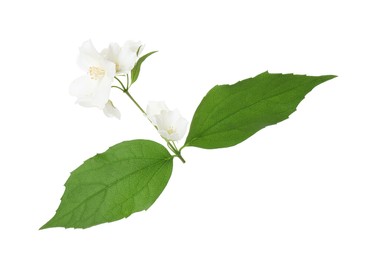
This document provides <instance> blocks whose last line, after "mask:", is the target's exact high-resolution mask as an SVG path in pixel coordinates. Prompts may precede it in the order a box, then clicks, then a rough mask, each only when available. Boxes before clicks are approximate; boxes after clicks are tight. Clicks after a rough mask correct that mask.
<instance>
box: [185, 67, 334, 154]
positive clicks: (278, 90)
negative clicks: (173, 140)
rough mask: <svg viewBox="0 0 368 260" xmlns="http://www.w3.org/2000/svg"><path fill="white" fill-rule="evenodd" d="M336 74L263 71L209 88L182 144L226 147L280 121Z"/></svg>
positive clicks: (211, 147)
mask: <svg viewBox="0 0 368 260" xmlns="http://www.w3.org/2000/svg"><path fill="white" fill-rule="evenodd" d="M334 77H335V76H332V75H327V76H319V77H314V76H305V75H293V74H270V73H268V72H264V73H262V74H260V75H258V76H256V77H254V78H250V79H246V80H243V81H239V82H237V83H235V84H234V85H221V86H215V87H214V88H212V89H211V90H210V91H209V92H208V93H207V95H206V96H205V97H204V98H203V100H202V102H201V103H200V104H199V106H198V108H197V110H196V112H195V114H194V116H193V120H192V123H191V126H190V130H189V134H188V137H187V139H186V141H185V145H184V146H195V147H200V148H206V149H214V148H223V147H229V146H233V145H236V144H239V143H240V142H242V141H244V140H245V139H247V138H249V137H250V136H251V135H253V134H254V133H256V132H257V131H259V130H261V129H262V128H264V127H266V126H268V125H273V124H276V123H278V122H281V121H283V120H285V119H287V118H288V117H289V115H290V114H291V113H293V112H294V111H295V110H296V107H297V106H298V104H299V103H300V102H301V101H302V100H303V99H304V96H305V95H306V94H307V93H308V92H310V91H311V90H312V89H313V88H314V87H315V86H317V85H319V84H321V83H323V82H325V81H327V80H330V79H332V78H334Z"/></svg>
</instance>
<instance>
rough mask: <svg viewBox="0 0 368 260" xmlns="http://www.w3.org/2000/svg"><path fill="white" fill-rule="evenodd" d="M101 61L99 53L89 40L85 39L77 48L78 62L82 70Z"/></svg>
mask: <svg viewBox="0 0 368 260" xmlns="http://www.w3.org/2000/svg"><path fill="white" fill-rule="evenodd" d="M100 61H101V55H100V54H99V53H98V52H97V50H96V48H95V46H94V45H93V43H92V41H91V40H88V41H85V42H84V43H83V44H82V46H81V47H80V48H79V56H78V64H79V66H80V67H81V68H82V69H83V70H86V71H87V70H88V69H89V67H91V66H97V65H98V64H99V63H100Z"/></svg>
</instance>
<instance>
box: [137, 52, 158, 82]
mask: <svg viewBox="0 0 368 260" xmlns="http://www.w3.org/2000/svg"><path fill="white" fill-rule="evenodd" d="M156 52H157V51H152V52H149V53H147V54H145V55H143V56H142V57H140V58H139V59H138V61H137V63H136V64H135V65H134V68H133V69H132V76H131V77H132V83H131V84H133V83H134V82H136V80H137V79H138V76H139V72H140V71H141V66H142V63H143V62H144V61H145V59H147V58H148V57H149V56H151V55H152V54H154V53H156Z"/></svg>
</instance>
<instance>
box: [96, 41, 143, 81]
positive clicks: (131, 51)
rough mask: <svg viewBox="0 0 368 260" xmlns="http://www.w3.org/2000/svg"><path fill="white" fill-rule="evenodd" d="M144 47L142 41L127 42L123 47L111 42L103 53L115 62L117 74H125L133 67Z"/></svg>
mask: <svg viewBox="0 0 368 260" xmlns="http://www.w3.org/2000/svg"><path fill="white" fill-rule="evenodd" d="M143 47H144V46H143V45H142V44H141V42H134V41H127V42H125V44H124V45H123V47H120V45H119V44H117V43H110V45H109V47H108V48H106V49H104V50H103V51H102V52H101V55H102V56H104V57H105V58H106V59H107V60H109V61H111V62H113V63H115V68H116V74H117V75H124V74H127V73H129V72H130V71H131V70H132V69H133V67H134V65H135V63H136V62H137V60H138V58H139V55H140V54H141V52H142V50H143Z"/></svg>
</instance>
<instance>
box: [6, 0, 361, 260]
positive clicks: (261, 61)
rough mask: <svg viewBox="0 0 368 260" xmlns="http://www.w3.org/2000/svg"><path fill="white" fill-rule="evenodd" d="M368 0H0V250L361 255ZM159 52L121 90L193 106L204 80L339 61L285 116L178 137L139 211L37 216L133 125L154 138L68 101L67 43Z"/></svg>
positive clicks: (141, 255)
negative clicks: (245, 131)
mask: <svg viewBox="0 0 368 260" xmlns="http://www.w3.org/2000/svg"><path fill="white" fill-rule="evenodd" d="M364 2H366V1H336V0H335V1H321V0H319V1H311V0H308V1H252V2H250V1H231V0H227V1H189V0H186V1H182V2H176V1H157V0H155V1H137V0H134V1H133V0H131V1H124V0H120V1H107V0H104V1H91V0H89V1H40V0H33V1H25V0H24V1H16V0H14V1H2V2H1V4H0V26H1V40H0V46H1V48H0V66H1V67H0V72H1V95H0V113H1V128H0V129H1V130H0V133H1V136H0V138H1V140H0V141H1V143H0V145H1V150H0V152H1V157H0V158H1V159H0V160H1V161H0V162H1V163H0V174H1V175H0V185H1V188H0V205H1V214H0V219H1V221H0V230H1V231H0V237H1V239H2V242H1V250H0V258H1V259H53V260H54V259H161V260H164V259H283V260H286V259H293V260H295V259H298V260H299V259H314V260H316V259H323V260H326V259H334V260H336V259H354V260H359V259H368V247H367V245H368V235H367V234H368V207H367V206H368V167H367V161H366V159H367V149H368V148H367V147H368V138H367V133H368V127H367V119H368V117H367V111H368V109H367V108H368V106H367V94H368V91H367V68H368V66H367V65H368V64H367V60H368V54H367V48H368V40H367V26H366V24H368V16H367V11H368V9H367V8H366V7H365V6H364ZM87 39H92V40H93V42H94V43H95V45H96V47H97V48H98V49H102V48H104V47H105V46H107V45H108V44H109V42H111V41H116V42H120V43H124V41H125V40H128V39H133V40H141V41H143V42H144V43H145V44H146V49H145V51H146V52H148V51H152V50H159V53H157V54H155V55H154V56H152V57H150V58H149V59H148V60H147V61H146V63H145V64H144V65H143V67H142V74H141V77H140V79H139V81H138V82H137V84H136V85H135V87H134V89H133V90H132V94H133V95H134V96H135V97H136V99H137V100H139V102H140V103H141V104H142V106H144V107H145V106H146V104H147V102H148V101H149V100H166V101H167V103H168V105H169V106H170V107H171V108H179V109H180V111H181V112H182V114H183V115H184V116H185V117H186V118H187V119H188V120H190V119H191V117H192V115H193V113H194V110H195V108H196V106H197V105H198V103H199V102H200V100H201V99H202V97H203V96H204V95H205V93H206V92H207V91H208V90H209V89H210V88H212V87H213V86H214V85H216V84H226V83H235V82H236V81H238V80H241V79H244V78H248V77H253V76H255V75H257V74H259V73H261V72H263V71H266V70H269V71H270V72H283V73H299V74H308V75H323V74H335V75H338V76H339V77H338V78H336V79H333V80H331V81H329V82H327V83H325V84H323V85H321V86H319V87H317V88H316V89H315V90H313V91H312V92H311V93H310V94H308V95H307V97H306V99H305V100H304V101H303V102H302V103H301V105H300V106H299V107H298V111H297V112H296V113H295V114H293V115H292V116H291V117H290V119H288V120H287V121H285V122H282V123H280V124H278V125H276V126H272V127H268V128H266V129H264V130H262V131H260V132H259V133H257V134H256V135H254V136H253V137H251V138H249V139H248V140H247V141H245V142H244V143H242V144H240V145H238V146H236V147H233V148H229V149H219V150H201V149H197V148H187V149H185V150H184V151H183V156H184V157H185V159H186V160H187V163H186V164H185V165H183V164H182V163H181V162H180V161H179V160H176V161H175V166H174V172H173V175H172V178H171V180H170V182H169V184H168V186H167V188H166V189H165V191H164V192H163V193H162V195H161V196H160V198H159V199H158V200H157V202H156V203H155V204H154V205H153V206H152V207H151V208H150V209H149V210H148V211H145V212H140V213H136V214H134V215H132V216H131V217H130V218H128V219H124V220H121V221H117V222H114V223H111V224H103V225H99V226H96V227H93V228H90V229H87V230H73V229H68V230H65V229H62V228H56V229H49V230H43V231H38V228H39V227H40V226H41V225H42V224H44V223H45V222H46V221H47V220H48V219H49V218H51V217H52V216H53V214H54V211H55V210H56V208H57V206H58V204H59V198H60V197H61V195H62V193H63V191H64V187H63V184H64V182H65V180H66V179H67V178H68V176H69V173H70V172H71V171H72V170H74V169H75V168H76V167H78V166H79V165H80V164H81V163H82V162H83V161H84V160H85V159H87V158H88V157H90V156H93V155H94V154H95V153H97V152H103V151H105V150H106V149H107V148H108V147H109V146H111V145H113V144H115V143H117V142H120V141H123V140H129V139H136V138H145V139H153V140H156V141H159V142H160V138H159V136H158V135H157V133H156V132H155V131H154V129H153V128H152V127H150V126H149V125H148V123H147V122H146V120H145V119H144V118H143V117H142V116H141V115H140V113H139V111H138V110H137V109H136V108H135V107H134V106H133V105H132V104H131V103H130V101H129V100H128V99H127V98H126V97H125V96H122V95H121V93H119V92H117V91H114V92H113V96H112V99H113V100H114V101H115V104H116V105H117V107H119V109H120V110H121V111H122V120H120V121H118V120H115V119H109V118H106V117H105V116H104V115H103V114H102V112H101V111H99V110H98V109H86V108H82V107H80V106H78V105H75V104H74V102H75V100H74V98H73V97H70V96H69V94H68V87H69V84H70V82H71V81H72V80H74V78H76V77H78V76H79V75H80V73H81V71H80V70H79V69H78V67H77V65H76V62H75V61H76V57H77V54H78V47H79V46H80V45H81V43H82V42H83V41H85V40H87Z"/></svg>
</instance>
